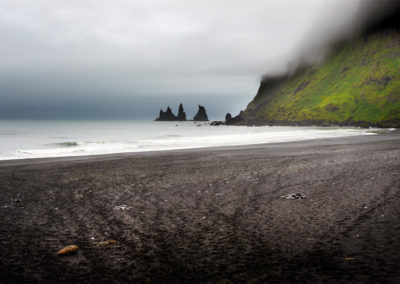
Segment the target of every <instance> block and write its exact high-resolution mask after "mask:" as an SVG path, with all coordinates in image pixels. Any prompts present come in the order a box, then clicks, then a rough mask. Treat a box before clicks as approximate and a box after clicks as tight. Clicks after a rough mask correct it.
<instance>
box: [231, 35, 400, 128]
mask: <svg viewBox="0 0 400 284" xmlns="http://www.w3.org/2000/svg"><path fill="white" fill-rule="evenodd" d="M236 121H238V122H239V123H242V124H274V125H356V126H357V125H359V126H378V127H400V32H399V30H398V29H395V28H393V29H390V28H389V29H384V30H375V31H373V32H370V33H368V34H364V35H363V36H360V37H359V38H357V39H355V40H354V41H352V42H348V43H345V44H341V45H340V47H337V48H336V49H335V51H334V52H333V53H332V54H331V56H330V57H329V58H327V60H326V61H324V62H323V63H322V64H318V65H313V66H309V67H306V68H303V69H302V70H301V71H298V72H297V73H296V74H294V75H292V76H289V75H282V76H273V77H268V76H266V77H264V79H263V80H262V82H261V85H260V88H259V91H258V93H257V95H256V96H255V98H254V99H253V101H252V102H250V103H249V105H248V106H247V108H246V109H245V110H244V111H243V112H242V113H241V114H240V115H239V116H238V117H237V118H236Z"/></svg>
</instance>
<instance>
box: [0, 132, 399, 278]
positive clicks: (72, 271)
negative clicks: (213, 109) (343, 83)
mask: <svg viewBox="0 0 400 284" xmlns="http://www.w3.org/2000/svg"><path fill="white" fill-rule="evenodd" d="M294 192H300V193H303V194H305V195H306V198H305V199H302V200H287V199H285V198H281V196H283V195H286V194H289V193H294ZM122 205H124V206H122ZM121 206H122V207H121ZM107 239H113V240H117V241H118V242H119V244H117V245H110V246H105V247H103V246H96V244H97V243H98V242H100V241H104V240H107ZM70 244H77V245H78V246H79V248H80V250H79V252H78V254H76V255H74V256H68V257H57V256H56V253H57V251H58V250H59V249H61V248H62V247H64V246H66V245H70ZM339 281H342V282H352V283H354V282H364V283H368V282H370V283H377V282H381V283H382V282H385V283H386V282H389V283H390V282H393V283H395V282H397V283H398V282H400V135H399V133H398V132H397V133H393V134H390V135H377V136H363V137H352V138H340V139H324V140H313V141H307V142H292V143H281V144H270V145H258V146H242V147H231V148H219V149H218V148H214V149H202V150H185V151H172V152H158V153H142V154H120V155H106V156H97V157H82V158H64V159H41V160H30V161H28V160H25V161H4V162H0V282H5V283H13V282H14V283H23V282H52V283H54V282H59V283H65V282H71V283H85V282H91V283H93V282H99V283H106V282H131V283H137V282H155V283H160V282H173V283H176V282H183V283H190V282H222V283H230V282H239V283H242V282H252V283H261V282H263V283H265V282H321V283H327V282H328V283H329V282H334V283H336V282H339Z"/></svg>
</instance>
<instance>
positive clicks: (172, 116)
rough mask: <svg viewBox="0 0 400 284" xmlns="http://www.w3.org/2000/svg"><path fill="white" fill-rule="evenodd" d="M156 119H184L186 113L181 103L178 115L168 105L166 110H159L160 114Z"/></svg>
mask: <svg viewBox="0 0 400 284" xmlns="http://www.w3.org/2000/svg"><path fill="white" fill-rule="evenodd" d="M156 121H186V113H185V111H184V110H183V105H182V104H180V105H179V113H178V116H176V115H175V114H173V112H172V110H171V108H170V107H168V108H167V110H166V111H163V110H162V109H161V110H160V116H159V117H158V118H156Z"/></svg>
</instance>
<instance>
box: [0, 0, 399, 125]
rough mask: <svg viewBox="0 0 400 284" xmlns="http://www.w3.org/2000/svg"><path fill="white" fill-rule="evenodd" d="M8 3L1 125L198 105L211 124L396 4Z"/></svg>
mask: <svg viewBox="0 0 400 284" xmlns="http://www.w3.org/2000/svg"><path fill="white" fill-rule="evenodd" d="M16 2H18V1H14V2H13V1H5V3H4V7H3V8H4V9H3V10H2V12H1V13H0V21H1V24H2V25H1V28H0V37H1V38H2V42H3V44H2V46H1V47H0V59H1V60H2V62H3V64H2V67H1V68H0V100H1V104H0V118H7V119H129V118H134V119H153V118H155V117H156V116H157V114H158V111H159V109H160V108H165V107H166V106H168V105H169V106H170V107H171V108H172V109H173V110H174V111H175V112H176V111H177V108H178V105H179V103H183V104H184V106H185V111H186V112H187V114H188V117H189V118H190V117H191V116H193V115H194V114H195V112H196V110H197V105H198V104H202V105H205V106H206V108H207V111H208V113H209V115H210V118H211V119H220V118H222V117H223V116H224V114H225V113H226V112H232V113H235V112H238V111H239V110H240V109H243V108H244V107H245V106H246V104H247V103H248V102H249V101H250V100H251V99H252V97H253V96H254V95H255V93H256V91H257V87H258V78H260V77H261V76H262V74H269V75H271V74H272V75H273V74H281V75H282V74H283V73H289V74H290V73H293V72H295V71H296V70H297V69H298V68H299V67H302V66H304V65H308V64H313V63H317V62H318V61H321V60H323V59H324V58H325V57H326V56H327V55H328V54H329V52H330V51H331V49H332V48H334V46H335V45H336V44H338V43H340V42H341V41H346V40H349V39H351V38H353V37H354V36H356V35H359V34H360V33H362V32H365V31H367V30H368V29H372V28H374V27H376V26H377V25H378V24H377V22H379V25H384V24H385V20H382V19H386V21H387V20H388V19H389V20H390V19H391V21H393V19H397V18H396V17H390V16H388V15H390V14H393V13H394V12H393V11H395V10H396V9H397V8H398V7H399V1H391V0H368V1H363V0H361V1H357V0H348V1H344V0H337V1H333V0H332V1H318V0H307V1H304V2H303V1H301V2H302V3H299V2H300V1H296V2H294V1H283V2H284V3H283V2H282V4H260V2H257V1H250V2H251V3H250V2H243V1H233V2H229V3H228V2H226V3H225V2H224V3H225V5H226V7H224V5H223V4H213V3H214V2H210V1H205V2H203V3H202V4H199V3H197V4H196V5H197V6H196V5H194V6H193V5H192V6H193V7H192V6H190V5H188V4H187V3H188V2H180V1H178V0H175V1H170V2H168V3H169V5H165V7H163V5H157V3H156V2H154V3H153V2H152V1H149V2H148V3H150V4H137V3H135V4H129V5H128V4H127V2H124V1H120V2H121V3H118V4H120V6H121V7H120V9H116V8H115V7H118V5H117V4H116V5H114V6H113V7H114V8H112V9H111V8H110V7H108V8H107V5H109V4H107V3H106V2H104V3H103V2H102V3H99V5H97V6H96V7H97V8H96V9H97V10H96V9H91V8H93V7H92V6H91V5H93V3H90V1H89V2H88V1H83V2H80V3H78V2H76V3H75V2H74V1H72V2H70V3H69V4H67V7H64V6H57V5H56V4H55V3H54V2H49V1H45V0H41V1H38V2H36V3H35V5H33V4H29V5H28V3H26V4H27V5H25V6H24V8H21V7H22V6H21V5H19V4H21V3H16ZM19 2H24V1H19ZM71 3H75V4H71ZM132 3H133V2H132ZM193 3H194V2H193ZM193 3H191V4H193ZM221 3H222V2H221ZM101 4H103V5H104V7H103V8H104V9H99V8H98V7H101ZM18 5H19V6H18ZM68 5H69V6H68ZM124 5H127V6H126V7H124ZM152 5H153V6H152ZM155 7H157V9H155ZM251 7H253V8H251ZM211 8H213V9H211ZM274 9H275V10H274ZM48 11H50V12H48ZM310 11H311V12H310ZM146 13H147V14H146ZM221 13H223V14H221ZM197 14H199V15H201V16H199V18H196V15H197ZM265 19H266V20H265ZM102 22H105V23H106V24H105V25H103V26H101V23H102Z"/></svg>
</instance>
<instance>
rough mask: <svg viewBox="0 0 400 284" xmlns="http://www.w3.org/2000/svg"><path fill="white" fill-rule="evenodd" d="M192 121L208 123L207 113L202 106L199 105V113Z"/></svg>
mask: <svg viewBox="0 0 400 284" xmlns="http://www.w3.org/2000/svg"><path fill="white" fill-rule="evenodd" d="M193 120H194V121H208V116H207V112H206V109H205V108H204V107H203V106H201V105H199V111H198V112H197V114H196V115H195V116H194V118H193Z"/></svg>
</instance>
